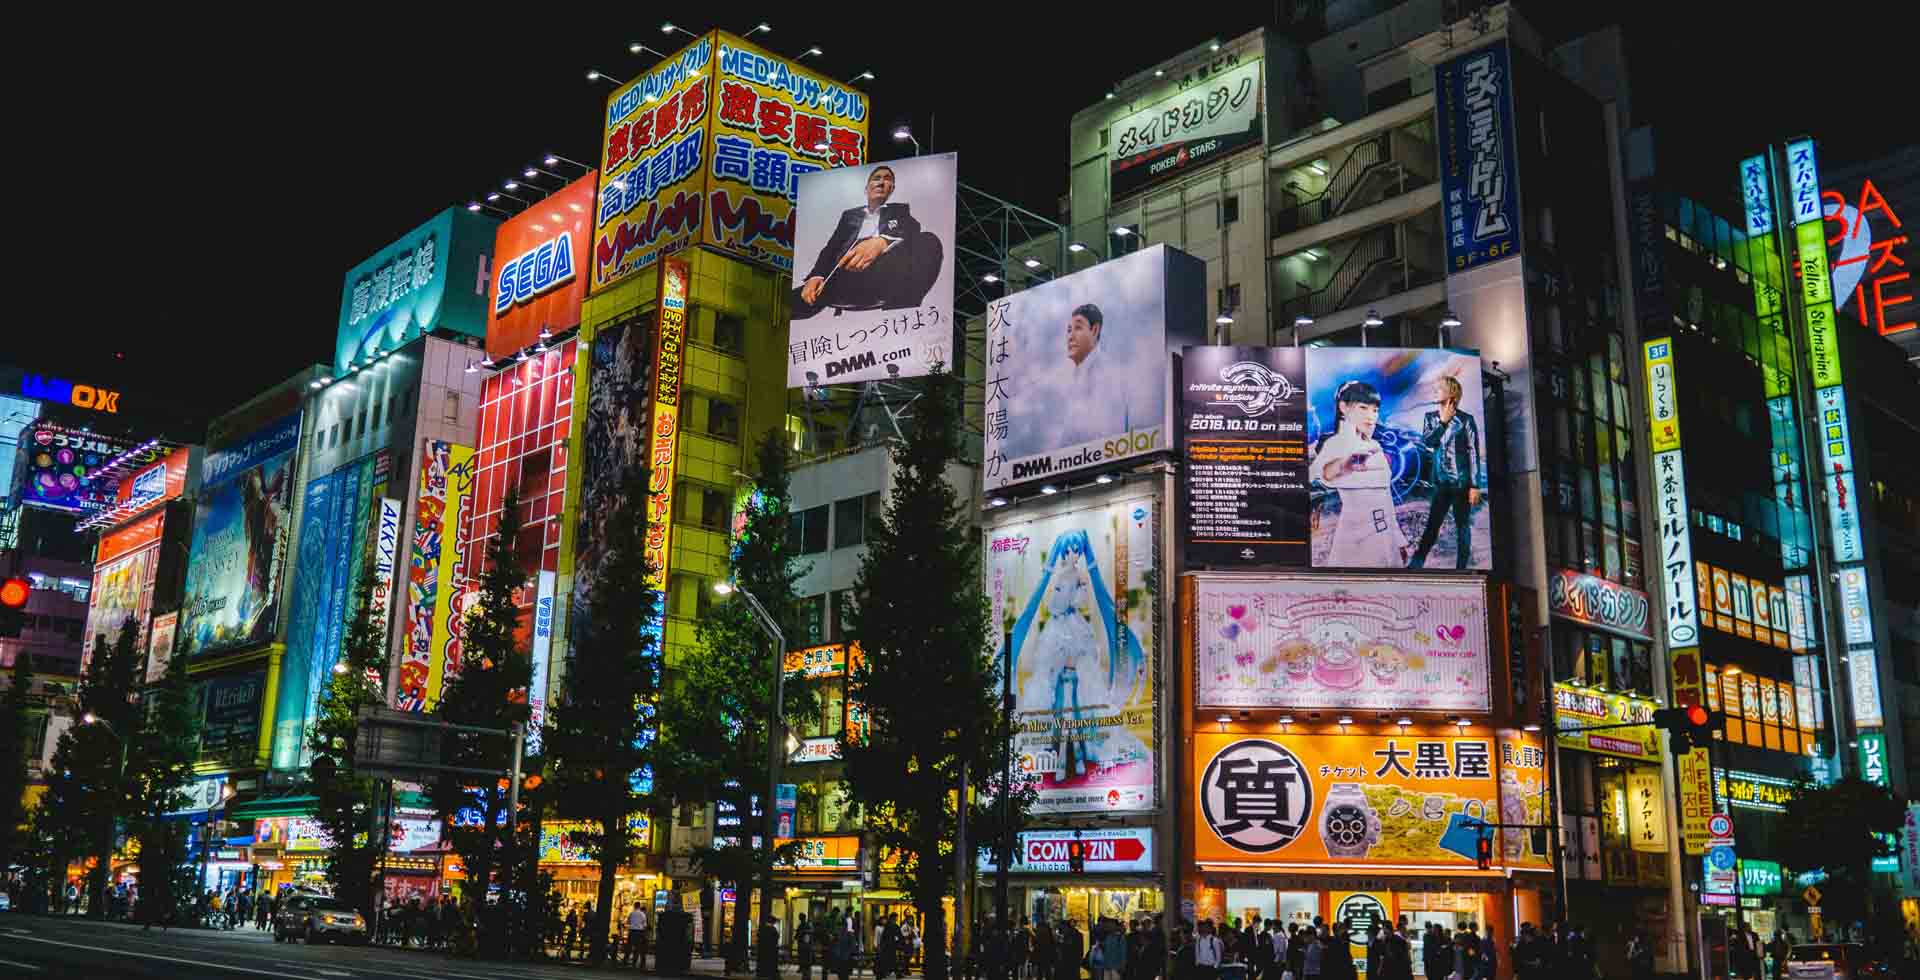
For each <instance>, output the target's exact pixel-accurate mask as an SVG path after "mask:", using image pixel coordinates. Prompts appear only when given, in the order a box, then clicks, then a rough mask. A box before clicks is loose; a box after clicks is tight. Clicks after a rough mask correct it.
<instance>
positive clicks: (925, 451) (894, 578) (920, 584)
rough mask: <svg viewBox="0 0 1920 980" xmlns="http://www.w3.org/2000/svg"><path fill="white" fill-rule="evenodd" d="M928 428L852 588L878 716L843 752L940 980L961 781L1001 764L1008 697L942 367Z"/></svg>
mask: <svg viewBox="0 0 1920 980" xmlns="http://www.w3.org/2000/svg"><path fill="white" fill-rule="evenodd" d="M916 407H917V416H918V417H917V418H916V419H915V423H916V424H915V425H914V427H913V429H912V431H911V432H910V433H909V434H908V435H907V437H906V438H905V440H904V441H902V442H899V443H897V444H896V445H895V446H894V447H893V466H894V484H893V489H892V492H891V493H890V494H889V496H888V498H887V505H886V510H885V515H884V517H883V518H882V519H881V520H880V521H877V522H875V523H874V524H873V525H871V526H870V527H869V528H868V530H867V554H866V557H865V559H864V560H863V561H862V562H861V566H860V574H859V578H858V580H857V582H856V583H855V585H854V589H853V593H854V605H853V608H852V610H851V616H850V619H851V627H852V628H851V635H852V638H853V639H854V640H856V641H858V642H859V643H860V645H861V646H862V648H863V649H864V651H865V658H864V662H863V663H862V664H861V665H860V666H859V667H858V668H857V669H855V670H854V671H853V672H852V675H851V678H850V683H849V685H848V691H847V698H848V700H849V701H851V702H855V703H858V704H860V705H861V706H862V707H863V708H864V710H865V713H866V720H867V725H866V726H865V728H866V730H865V733H864V734H865V738H864V739H863V738H861V737H859V736H860V734H861V733H857V732H849V733H847V734H846V735H843V737H842V746H841V751H842V752H843V753H844V754H845V757H846V765H847V789H848V792H849V795H850V796H851V800H852V803H853V804H854V805H855V806H857V807H859V808H860V810H861V811H862V812H863V813H864V814H866V815H867V818H868V819H867V827H868V830H869V832H870V834H871V835H872V836H873V837H874V838H875V840H876V842H877V843H879V844H880V845H881V846H882V847H883V848H886V849H888V850H890V851H892V852H894V853H897V854H898V855H899V856H900V859H901V862H902V876H903V878H904V880H905V883H906V887H907V890H908V891H909V893H910V894H911V895H912V896H913V903H914V906H915V907H916V909H917V910H918V911H919V913H920V921H921V922H922V923H923V924H924V936H925V944H926V961H925V962H926V973H925V975H926V976H927V978H928V980H944V978H945V977H946V976H947V967H948V963H947V922H946V918H945V913H944V911H943V910H942V908H941V899H942V898H943V897H944V896H946V895H947V894H948V893H949V890H950V888H951V886H952V884H953V880H954V877H953V876H954V868H953V858H952V848H953V847H954V846H955V830H956V824H957V819H958V816H959V814H958V813H957V811H956V801H957V800H958V799H959V798H961V796H960V794H959V793H958V790H959V788H960V785H961V782H962V776H963V773H975V774H981V773H986V772H989V771H991V770H992V769H994V768H995V767H996V765H997V763H996V762H995V760H997V759H998V758H999V753H998V752H996V751H993V742H992V734H993V732H994V731H995V730H996V718H997V715H998V707H999V700H1000V698H999V691H998V687H999V685H998V683H997V678H998V675H997V673H996V670H995V665H994V660H993V656H992V651H991V649H990V648H989V645H988V624H987V619H988V612H987V600H986V596H985V595H984V593H983V591H982V588H981V582H980V542H979V538H978V536H977V533H976V532H975V530H974V528H973V526H972V522H971V521H970V520H969V513H970V508H969V506H968V505H967V504H966V503H963V501H962V500H961V498H960V495H959V492H958V491H957V490H956V489H955V487H954V486H953V484H952V483H950V482H949V481H948V468H949V467H950V466H954V465H955V464H957V463H959V462H960V461H961V447H962V444H963V443H962V439H963V433H964V431H965V429H964V426H963V423H962V420H961V415H960V408H961V385H960V382H959V381H958V380H957V379H956V378H954V377H953V376H952V375H950V374H948V373H946V372H945V371H940V370H936V371H935V372H934V373H933V374H931V375H929V376H928V377H927V378H926V380H925V393H924V395H923V396H922V397H921V398H920V400H919V401H918V402H916Z"/></svg>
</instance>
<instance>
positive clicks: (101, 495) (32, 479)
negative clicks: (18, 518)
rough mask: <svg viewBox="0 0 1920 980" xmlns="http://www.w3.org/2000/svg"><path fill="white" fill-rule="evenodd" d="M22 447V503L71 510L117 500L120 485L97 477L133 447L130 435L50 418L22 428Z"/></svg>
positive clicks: (82, 511)
mask: <svg viewBox="0 0 1920 980" xmlns="http://www.w3.org/2000/svg"><path fill="white" fill-rule="evenodd" d="M20 446H21V448H22V449H23V450H25V455H26V458H27V473H26V483H25V485H24V486H22V487H21V490H20V502H21V503H23V504H25V505H27V506H29V507H40V508H43V509H46V510H59V511H66V512H67V513H70V514H92V513H94V512H96V511H99V510H102V509H104V508H106V507H110V506H112V505H113V503H114V495H115V493H116V492H117V489H118V488H117V487H115V486H113V485H109V484H106V483H104V481H96V480H94V476H95V475H97V474H98V473H99V472H100V471H101V470H103V469H105V468H106V466H107V464H109V463H111V462H113V461H114V460H115V459H118V458H119V457H120V456H121V454H123V453H125V452H127V451H129V450H131V449H133V448H135V444H134V443H133V442H131V441H129V440H126V439H122V438H119V437H116V436H105V435H101V434H100V433H98V432H89V431H88V430H86V429H70V428H67V427H66V426H64V425H55V424H53V423H51V422H35V423H33V425H32V426H30V427H28V428H27V430H26V431H25V432H22V433H21V439H20ZM154 452H155V451H149V455H150V456H151V455H152V454H153V453H154Z"/></svg>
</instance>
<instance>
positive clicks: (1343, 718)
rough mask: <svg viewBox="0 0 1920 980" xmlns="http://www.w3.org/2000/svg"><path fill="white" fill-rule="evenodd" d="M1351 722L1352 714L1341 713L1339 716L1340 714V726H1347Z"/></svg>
mask: <svg viewBox="0 0 1920 980" xmlns="http://www.w3.org/2000/svg"><path fill="white" fill-rule="evenodd" d="M1351 724H1353V716H1352V715H1341V716H1340V720H1339V725H1340V727H1341V728H1345V727H1347V726H1348V725H1351Z"/></svg>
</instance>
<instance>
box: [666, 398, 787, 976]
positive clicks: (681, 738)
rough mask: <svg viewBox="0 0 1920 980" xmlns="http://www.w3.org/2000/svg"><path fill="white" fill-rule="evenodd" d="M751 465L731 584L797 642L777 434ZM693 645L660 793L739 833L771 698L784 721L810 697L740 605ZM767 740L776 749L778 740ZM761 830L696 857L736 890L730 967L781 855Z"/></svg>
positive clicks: (706, 616)
mask: <svg viewBox="0 0 1920 980" xmlns="http://www.w3.org/2000/svg"><path fill="white" fill-rule="evenodd" d="M755 461H756V464H757V467H756V468H757V474H756V475H755V476H754V477H753V479H752V482H751V485H750V492H749V493H748V494H747V499H746V503H745V509H744V511H743V513H742V514H741V515H740V517H741V520H740V531H739V534H738V535H737V536H736V538H735V540H734V542H733V549H732V552H731V555H730V559H729V562H728V568H727V577H728V581H729V583H730V585H731V586H732V588H733V589H734V590H736V591H739V592H746V593H749V594H751V595H752V596H753V597H754V598H755V599H757V600H758V601H759V602H760V604H761V605H762V606H763V607H765V609H766V610H767V613H768V615H769V616H771V617H772V618H773V620H774V622H775V623H776V624H777V625H778V626H779V627H780V630H781V632H782V633H783V634H784V635H785V636H786V637H787V638H788V640H789V641H793V640H797V639H799V638H800V636H801V619H800V603H799V599H798V597H797V596H796V595H795V586H796V583H797V582H798V581H799V578H800V575H801V574H802V573H804V571H805V569H804V568H803V567H801V566H800V565H799V564H798V561H797V556H796V552H797V550H798V548H797V547H796V542H794V541H793V540H792V539H790V538H789V537H788V532H789V530H790V529H791V527H792V523H793V517H792V491H791V489H790V482H791V480H790V476H791V473H790V471H791V459H790V458H789V455H788V451H787V446H786V441H785V439H784V433H783V432H782V431H780V430H778V429H775V430H770V431H768V432H767V433H766V435H765V436H763V437H762V438H761V440H760V442H759V445H758V446H757V448H756V450H755ZM715 598H716V599H717V597H715ZM696 640H697V642H696V643H695V644H694V645H693V647H692V649H691V650H689V651H688V653H687V655H686V656H685V657H684V658H683V659H682V660H681V662H680V663H679V664H678V665H677V666H676V668H675V671H674V681H675V685H674V695H673V697H672V698H671V699H669V700H668V701H667V703H666V705H665V706H664V708H663V720H662V725H661V728H662V733H663V735H662V740H661V741H662V744H661V756H662V759H661V762H662V765H661V769H662V773H663V777H662V778H663V784H662V794H663V796H670V797H671V798H674V799H678V800H681V801H685V802H688V803H690V804H694V805H704V804H705V803H707V802H709V801H717V802H721V803H723V804H724V805H727V806H729V807H731V809H732V812H733V813H737V814H739V815H740V818H741V820H742V822H743V824H745V823H746V822H747V821H751V820H752V819H753V817H752V813H753V807H752V801H753V800H754V799H756V798H758V797H761V796H763V795H764V794H765V793H766V788H767V776H768V773H767V766H768V764H769V762H770V761H771V760H769V758H768V748H767V745H768V743H767V726H768V724H769V723H770V721H771V720H772V719H771V716H772V710H771V709H772V707H773V702H774V698H775V694H776V691H777V690H780V689H781V688H784V695H785V697H784V701H783V703H782V709H783V716H784V717H785V718H786V719H788V720H789V722H791V721H792V720H795V719H801V718H806V717H811V716H814V715H816V714H817V713H818V709H817V708H816V704H817V698H816V696H815V692H814V691H813V690H812V688H811V687H810V686H808V685H806V684H804V683H799V682H797V679H796V678H791V677H790V678H788V680H789V681H792V683H787V684H784V685H781V684H779V683H778V682H777V681H776V675H775V673H774V671H775V669H776V666H775V665H776V664H781V665H782V668H783V667H784V659H785V653H786V651H784V650H772V649H770V648H769V647H770V642H769V640H768V638H767V635H766V632H765V630H764V629H763V628H762V627H761V625H760V623H759V621H758V619H757V618H756V617H755V615H754V613H753V611H752V609H751V607H749V606H748V604H747V602H746V600H745V599H738V598H736V599H718V600H717V601H713V602H712V604H711V605H709V606H707V607H706V608H705V609H704V610H703V611H702V612H701V613H700V615H699V619H698V620H697V623H696ZM793 645H797V644H794V643H792V642H790V643H789V646H793ZM787 727H788V729H789V730H791V729H793V728H795V727H798V726H797V725H794V724H789V725H788V726H787ZM774 735H775V739H776V741H778V742H784V736H785V733H784V732H780V731H775V733H774ZM777 750H778V749H777ZM762 805H763V806H772V805H773V801H771V800H763V801H762ZM760 830H761V828H760V826H759V825H758V824H757V823H756V824H754V825H752V826H744V825H743V826H742V827H741V829H740V832H739V833H735V834H728V835H721V836H719V837H717V838H716V839H715V845H714V846H712V847H707V848H700V849H697V850H696V851H695V852H694V857H695V858H696V860H698V861H699V862H700V868H701V871H702V872H703V873H705V874H708V875H712V876H713V877H715V878H717V879H719V880H721V881H730V882H733V883H734V885H735V886H736V887H735V888H734V903H735V904H734V917H733V922H734V931H733V935H732V936H731V937H730V939H731V943H730V949H731V950H732V959H733V960H734V961H735V962H743V961H744V958H745V953H746V940H747V937H748V935H749V934H750V932H751V928H752V923H750V922H749V921H748V904H747V903H748V901H749V897H750V894H751V891H752V885H753V882H754V878H755V877H756V876H757V875H761V874H764V873H766V872H767V871H769V870H770V863H771V862H774V861H776V860H778V859H779V858H780V855H778V854H776V853H775V852H774V850H773V848H772V842H771V841H766V840H763V841H762V846H761V847H759V848H755V847H754V846H753V841H754V839H755V838H756V837H759V836H761V834H760Z"/></svg>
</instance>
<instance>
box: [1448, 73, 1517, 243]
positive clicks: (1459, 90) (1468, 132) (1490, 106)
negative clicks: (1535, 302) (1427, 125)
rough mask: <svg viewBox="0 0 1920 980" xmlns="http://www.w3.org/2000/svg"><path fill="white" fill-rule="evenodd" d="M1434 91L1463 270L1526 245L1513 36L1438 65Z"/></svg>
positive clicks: (1451, 222) (1452, 229) (1451, 232)
mask: <svg viewBox="0 0 1920 980" xmlns="http://www.w3.org/2000/svg"><path fill="white" fill-rule="evenodd" d="M1433 97H1434V114H1435V116H1436V117H1437V118H1438V119H1439V120H1440V130H1439V143H1440V197H1441V204H1442V206H1443V207H1445V208H1446V220H1447V268H1448V269H1450V270H1453V271H1455V272H1457V271H1459V270H1461V269H1465V268H1468V267H1470V266H1474V265H1478V264H1480V263H1482V262H1491V261H1493V260H1494V259H1498V258H1503V257H1505V256H1508V255H1513V254H1515V253H1517V252H1519V250H1520V180H1519V168H1518V167H1517V166H1516V165H1515V163H1514V156H1515V154H1514V134H1513V72H1512V65H1511V64H1510V63H1509V58H1508V56H1507V42H1506V41H1504V40H1501V41H1496V42H1494V43H1493V44H1489V45H1487V46H1485V47H1481V48H1475V49H1474V50H1472V51H1469V52H1467V53H1466V54H1463V55H1460V56H1459V57H1457V58H1454V59H1452V60H1450V61H1447V62H1444V63H1442V64H1440V65H1438V66H1436V67H1435V68H1434V70H1433Z"/></svg>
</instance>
